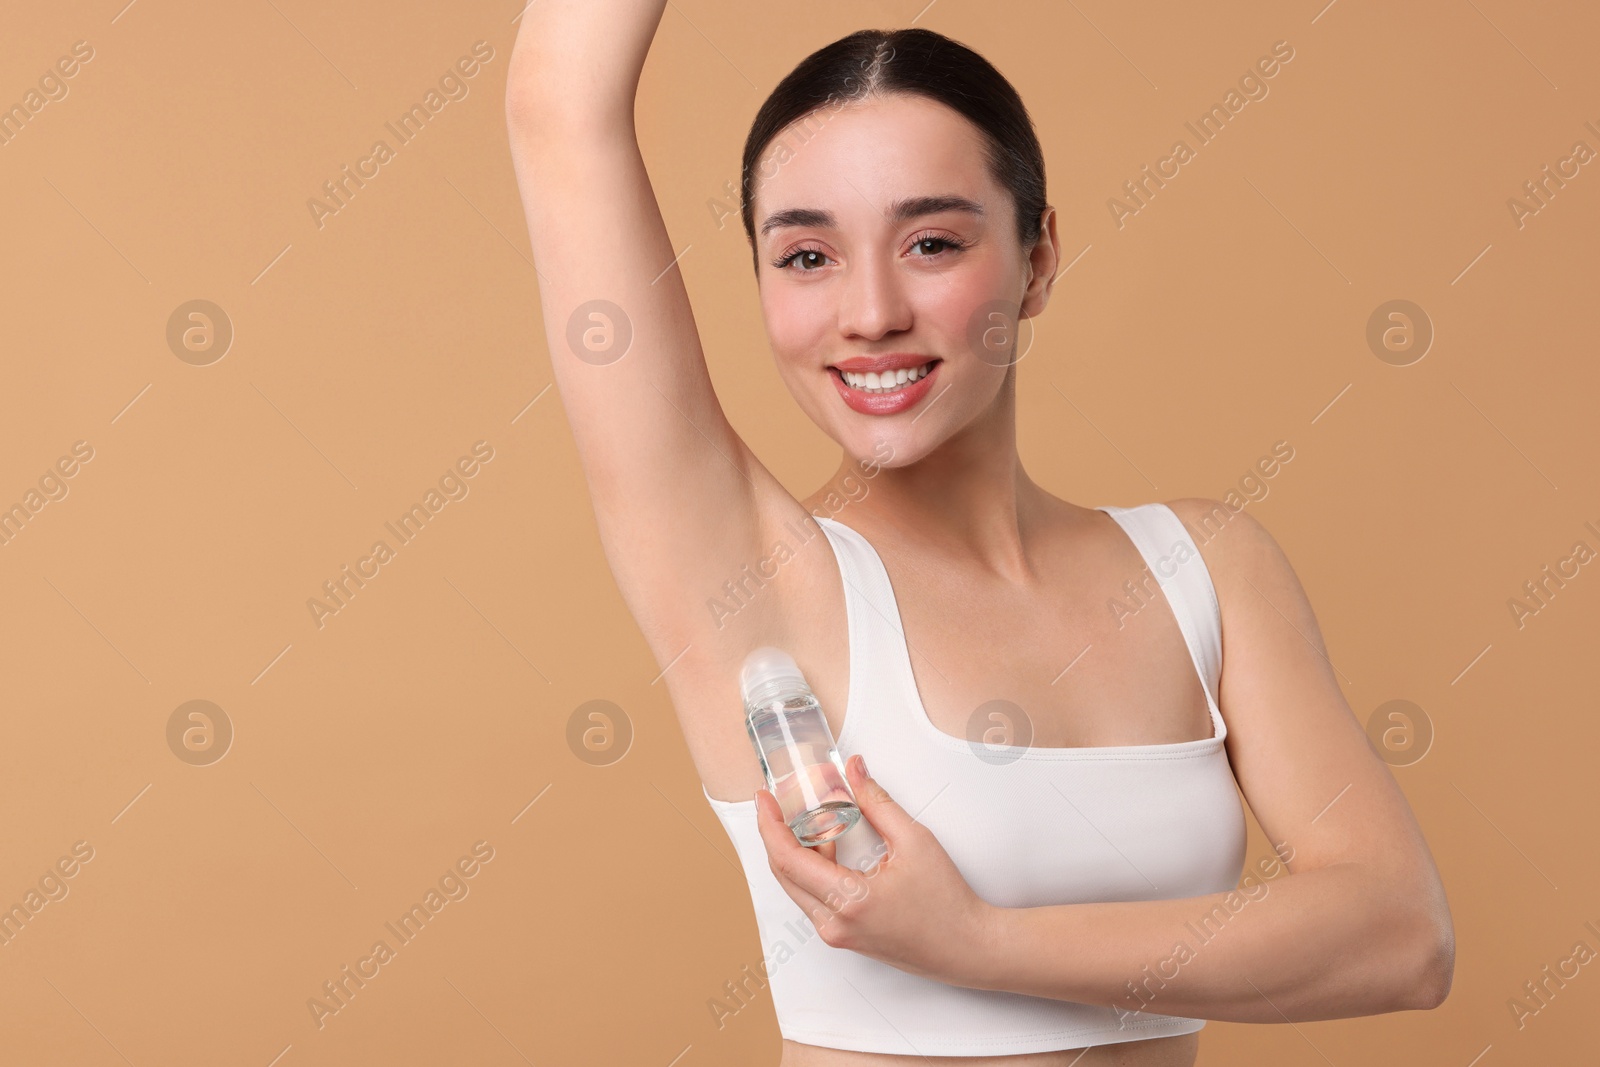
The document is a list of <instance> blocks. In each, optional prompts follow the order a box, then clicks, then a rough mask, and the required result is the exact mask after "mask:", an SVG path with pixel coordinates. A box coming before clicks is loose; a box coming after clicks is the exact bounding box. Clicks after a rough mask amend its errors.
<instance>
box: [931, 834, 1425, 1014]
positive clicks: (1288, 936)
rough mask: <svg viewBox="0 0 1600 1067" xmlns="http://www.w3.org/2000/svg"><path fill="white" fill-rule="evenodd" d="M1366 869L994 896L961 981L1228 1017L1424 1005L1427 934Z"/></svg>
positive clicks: (1398, 895) (1411, 908)
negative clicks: (1126, 897)
mask: <svg viewBox="0 0 1600 1067" xmlns="http://www.w3.org/2000/svg"><path fill="white" fill-rule="evenodd" d="M1375 881H1376V876H1375V874H1374V872H1373V871H1372V870H1371V869H1369V868H1366V867H1362V866H1358V865H1355V864H1336V865H1333V866H1329V867H1324V868H1319V869H1316V870H1311V871H1305V872H1301V873H1295V874H1286V875H1283V876H1281V877H1279V878H1275V879H1272V880H1270V881H1261V882H1257V883H1256V884H1255V885H1254V886H1253V887H1251V889H1250V893H1249V894H1248V895H1247V894H1246V893H1245V892H1244V891H1242V890H1232V891H1230V892H1227V893H1215V894H1211V895H1209V896H1204V897H1189V898H1183V899H1177V900H1152V901H1117V902H1107V903H1094V904H1068V905H1058V906H1047V907H1037V908H996V909H994V910H993V911H992V912H990V913H989V914H988V919H989V929H988V931H987V936H986V937H985V938H983V940H982V943H981V947H978V948H976V949H975V950H974V951H975V953H976V958H975V959H974V961H973V967H972V969H971V970H970V972H968V974H969V976H970V977H972V978H975V979H976V980H965V979H964V980H963V981H962V984H963V985H970V986H974V987H975V988H980V989H999V990H1008V991H1011V992H1015V993H1025V994H1029V995H1032V996H1042V997H1050V998H1053V999H1057V1000H1072V1001H1078V1002H1080V1003H1086V1004H1105V1005H1112V1006H1115V1007H1116V1008H1117V1009H1118V1010H1119V1011H1120V1012H1135V1011H1141V1010H1143V1011H1148V1012H1152V1013H1155V1014H1161V1015H1177V1016H1183V1017H1186V1018H1204V1019H1218V1020H1229V1021H1233V1022H1285V1021H1303V1020H1310V1019H1338V1018H1347V1017H1352V1016H1358V1015H1372V1014H1378V1013H1381V1012H1389V1011H1402V1010H1408V1009H1422V1008H1427V1007H1432V1006H1433V1005H1434V1004H1436V1003H1437V1001H1438V999H1440V998H1442V996H1443V992H1442V991H1440V989H1439V988H1438V986H1439V981H1440V978H1439V971H1438V969H1437V968H1436V966H1435V964H1436V957H1437V945H1438V943H1437V941H1436V940H1435V937H1434V933H1433V931H1432V930H1431V929H1430V927H1429V924H1428V923H1427V922H1425V921H1422V920H1421V919H1419V908H1418V907H1417V906H1416V904H1415V901H1414V900H1413V899H1412V898H1411V897H1410V896H1408V894H1407V893H1406V892H1405V890H1404V887H1403V886H1400V885H1392V884H1391V885H1383V884H1375ZM1446 980H1447V979H1446Z"/></svg>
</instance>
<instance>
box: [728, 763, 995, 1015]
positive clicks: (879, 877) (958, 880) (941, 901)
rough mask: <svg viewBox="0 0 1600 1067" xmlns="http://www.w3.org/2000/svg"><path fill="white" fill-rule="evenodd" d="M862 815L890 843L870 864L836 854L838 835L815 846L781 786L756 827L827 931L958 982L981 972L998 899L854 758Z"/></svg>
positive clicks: (845, 944)
mask: <svg viewBox="0 0 1600 1067" xmlns="http://www.w3.org/2000/svg"><path fill="white" fill-rule="evenodd" d="M845 768H846V773H847V774H848V775H849V777H850V788H851V790H852V791H853V792H854V793H855V798H856V804H857V806H859V807H860V808H861V814H862V817H863V818H865V819H866V820H867V822H868V823H870V824H871V826H872V828H873V829H875V830H876V831H877V832H878V834H879V836H881V837H882V838H883V839H884V843H885V845H887V846H888V851H887V853H886V854H885V855H884V856H883V857H882V858H881V859H879V861H878V864H877V866H876V867H874V868H873V869H871V870H869V871H864V872H863V871H856V870H852V869H851V868H849V867H844V866H841V865H839V864H838V863H836V862H834V852H835V846H834V843H833V842H831V841H830V842H827V843H826V844H822V845H818V846H815V847H813V848H807V847H806V846H805V845H802V844H801V843H800V842H799V840H798V839H797V838H796V837H795V835H794V831H793V830H791V829H790V828H789V826H788V825H787V824H786V823H785V822H784V821H783V813H782V809H780V808H779V806H778V801H777V799H776V798H775V797H773V795H772V793H771V792H770V791H768V790H766V789H758V790H757V791H756V796H755V803H756V826H757V828H758V829H759V830H760V832H761V840H762V841H763V842H764V843H765V844H766V846H767V860H768V863H769V865H770V866H771V868H772V873H773V874H774V875H775V876H776V877H777V879H778V884H779V885H781V886H783V889H784V892H786V893H788V894H789V897H790V899H791V900H793V901H794V902H795V903H796V904H797V905H799V906H800V909H801V910H802V911H804V912H805V913H806V914H807V915H808V916H810V917H811V923H812V925H813V926H814V927H816V930H817V933H818V934H819V935H820V936H821V937H822V940H823V941H824V942H825V943H827V944H829V945H832V946H833V947H834V948H846V949H850V950H852V951H854V952H859V953H861V954H862V955H866V956H871V957H873V958H874V959H879V960H882V961H883V962H884V963H887V964H890V965H891V966H894V967H898V968H900V969H901V970H903V971H909V972H910V973H912V974H918V975H922V976H923V977H927V978H933V979H936V980H938V981H941V982H946V983H948V984H951V985H966V984H969V983H970V982H971V980H972V979H973V978H975V977H976V974H975V971H976V969H977V964H978V959H979V955H980V951H979V950H980V948H981V946H982V945H983V943H984V934H985V931H986V930H987V929H988V928H989V925H990V922H991V920H992V916H993V913H994V911H995V908H994V907H993V906H992V905H990V904H989V903H988V902H987V901H985V900H983V898H981V897H979V896H978V895H977V894H976V893H975V892H973V890H972V887H971V886H969V885H968V884H967V881H966V879H965V878H963V877H962V876H961V872H960V871H959V870H957V869H956V865H955V863H954V862H953V861H952V860H951V859H950V855H949V853H947V852H946V851H945V850H944V846H943V845H941V844H939V841H938V839H937V838H935V837H934V836H933V832H932V831H931V830H929V829H928V828H927V827H926V826H923V825H922V824H921V823H919V822H917V821H916V820H915V819H913V818H912V817H911V816H910V815H908V814H907V813H906V811H905V809H903V808H901V807H900V805H899V804H897V803H895V801H894V800H893V799H892V798H891V797H890V796H889V794H888V792H887V791H886V790H885V789H884V788H883V787H882V786H880V785H879V784H878V783H877V782H876V781H874V780H873V779H872V778H870V777H868V776H867V773H866V762H865V760H863V759H862V758H861V757H860V756H851V757H850V759H849V760H847V761H846V763H845Z"/></svg>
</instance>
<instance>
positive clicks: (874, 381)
mask: <svg viewBox="0 0 1600 1067" xmlns="http://www.w3.org/2000/svg"><path fill="white" fill-rule="evenodd" d="M941 362H943V361H942V360H938V359H930V360H929V361H928V362H926V363H924V364H923V365H922V366H920V367H903V368H901V369H900V370H892V371H884V372H883V373H881V374H879V373H876V372H873V371H867V372H865V373H862V372H858V371H848V370H840V369H839V368H838V367H829V368H828V369H829V370H831V371H832V372H833V373H834V374H836V375H837V376H838V377H839V379H840V380H841V381H843V382H844V384H845V385H847V386H849V387H850V388H851V389H855V390H857V391H858V392H862V393H866V394H868V395H870V396H881V395H883V394H886V393H897V392H899V391H900V390H902V389H904V388H906V387H907V386H911V385H915V384H916V383H917V382H918V381H920V380H921V379H923V378H926V377H927V376H928V373H929V372H930V371H932V370H933V368H934V367H935V366H936V365H937V364H939V363H941Z"/></svg>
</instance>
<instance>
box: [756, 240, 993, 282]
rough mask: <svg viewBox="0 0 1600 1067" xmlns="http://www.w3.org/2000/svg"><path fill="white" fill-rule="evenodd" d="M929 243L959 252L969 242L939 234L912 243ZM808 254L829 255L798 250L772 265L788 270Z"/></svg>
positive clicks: (818, 250)
mask: <svg viewBox="0 0 1600 1067" xmlns="http://www.w3.org/2000/svg"><path fill="white" fill-rule="evenodd" d="M929 241H937V242H939V243H940V244H942V245H945V246H947V249H948V250H953V251H956V252H959V251H961V250H962V249H963V248H966V247H967V242H966V241H962V240H959V239H957V238H954V237H943V236H940V235H939V234H936V233H925V234H919V235H918V236H917V237H916V238H915V239H914V240H913V241H912V242H911V246H912V247H913V248H915V247H916V246H917V245H920V244H925V243H927V242H929ZM808 252H815V253H816V254H817V255H819V256H826V255H827V253H826V252H824V251H822V249H820V248H797V249H795V250H794V251H793V252H790V253H789V254H788V255H786V256H783V257H781V258H779V259H776V260H774V261H773V263H772V265H773V266H774V267H776V268H777V269H778V270H785V269H787V268H788V266H789V264H790V263H793V262H794V261H795V260H796V259H799V258H800V257H801V256H803V255H805V254H806V253H808ZM937 255H939V253H938V252H935V253H933V254H932V255H927V256H921V257H919V258H922V259H932V258H933V256H937ZM799 273H801V274H812V273H815V271H814V270H803V271H800V272H799Z"/></svg>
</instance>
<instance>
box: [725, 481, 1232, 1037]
mask: <svg viewBox="0 0 1600 1067" xmlns="http://www.w3.org/2000/svg"><path fill="white" fill-rule="evenodd" d="M1099 510H1101V511H1104V512H1106V513H1107V514H1109V515H1110V516H1111V517H1112V518H1113V519H1115V520H1116V521H1117V523H1118V524H1119V525H1121V527H1122V529H1123V530H1124V531H1126V532H1127V534H1128V536H1129V537H1130V538H1132V540H1133V543H1134V545H1135V546H1136V547H1137V548H1138V549H1139V553H1140V554H1141V555H1142V556H1143V557H1144V560H1145V563H1146V564H1147V565H1148V566H1149V568H1150V572H1151V574H1152V575H1154V577H1155V579H1156V580H1157V581H1159V582H1160V583H1161V588H1162V591H1163V593H1164V594H1165V596H1166V598H1167V601H1168V602H1169V603H1170V604H1171V606H1172V609H1173V611H1174V613H1175V615H1176V616H1177V621H1178V626H1179V628H1180V629H1181V630H1182V632H1183V638H1184V641H1185V643H1186V644H1187V645H1188V648H1189V655H1190V657H1191V659H1192V660H1193V661H1194V665H1195V669H1196V670H1197V671H1198V672H1199V674H1200V679H1201V681H1202V683H1203V684H1204V687H1205V691H1206V702H1207V704H1208V705H1209V707H1210V710H1211V720H1212V724H1213V726H1214V729H1215V733H1214V736H1212V737H1208V738H1202V739H1200V740H1194V741H1178V742H1170V743H1165V744H1151V745H1118V746H1101V747H1079V748H1059V747H1057V748H1046V747H1021V748H1019V749H1018V750H1017V753H1016V755H1017V758H1016V759H1015V760H1011V761H1010V762H1001V761H998V760H996V761H990V760H985V759H980V758H978V757H977V756H976V755H975V753H974V751H973V749H972V748H971V747H970V746H969V744H968V742H967V741H966V739H965V738H962V737H957V736H954V735H951V734H947V733H945V732H944V731H942V730H940V729H939V728H938V727H936V726H934V725H933V723H932V722H931V721H930V720H929V719H928V716H927V712H926V711H925V710H924V708H923V706H922V700H921V697H920V696H919V694H918V692H917V688H916V680H915V676H914V675H913V674H912V670H911V658H910V654H909V653H908V651H907V648H906V643H905V638H904V635H903V633H902V632H901V621H900V612H899V608H898V607H897V606H896V603H895V597H894V590H893V588H892V587H891V585H890V583H889V575H888V572H887V571H886V570H885V569H884V566H883V562H882V560H881V559H880V558H879V556H878V554H877V552H876V551H875V550H874V549H873V548H872V545H871V544H870V543H868V541H867V540H866V538H864V537H862V536H861V535H860V534H859V533H857V532H856V531H855V530H853V529H851V528H850V527H848V526H846V525H844V524H843V523H842V522H839V521H838V520H836V519H830V518H826V517H823V516H818V517H817V519H818V523H819V524H820V526H821V528H822V530H823V532H824V533H825V534H826V535H827V537H828V541H829V543H830V544H831V545H832V546H833V550H834V554H835V556H836V557H837V559H838V562H839V570H840V572H841V576H842V578H843V580H844V599H845V608H846V619H847V625H848V628H849V647H850V664H849V695H848V699H847V704H846V708H845V717H844V725H843V727H842V728H841V733H840V736H839V737H838V738H837V739H836V741H837V745H838V750H839V754H840V757H841V758H848V757H849V756H850V755H852V754H854V753H858V752H859V753H861V754H862V755H863V756H864V757H865V758H866V761H867V766H869V767H870V768H871V769H872V775H873V777H874V778H876V779H877V780H878V781H879V782H880V783H882V785H883V787H884V788H885V789H887V790H888V791H889V795H890V796H892V797H894V799H895V800H896V801H897V802H898V803H899V804H900V806H901V807H903V808H904V809H905V810H906V811H907V812H909V813H910V814H911V815H912V816H913V817H915V818H916V819H917V821H918V822H920V823H922V824H923V825H924V826H926V827H927V828H928V829H929V830H931V831H932V832H933V835H934V836H935V837H936V838H937V839H938V840H939V843H940V844H941V845H943V846H944V848H945V850H946V851H947V852H948V853H949V854H950V858H951V859H952V860H953V861H954V862H955V865H956V867H957V869H959V870H960V871H961V874H962V876H963V877H965V878H966V880H967V883H968V884H969V885H971V887H972V889H973V890H974V892H976V893H977V894H978V896H980V897H982V898H983V899H984V900H986V901H988V902H989V903H990V904H993V905H996V906H999V907H1008V908H1026V907H1036V906H1040V905H1047V904H1073V903H1086V902H1094V901H1116V900H1159V899H1171V898H1178V897H1189V896H1201V895H1205V894H1210V893H1220V892H1226V891H1228V890H1230V889H1233V888H1235V887H1236V886H1237V885H1238V881H1239V876H1240V874H1241V873H1242V872H1243V870H1244V854H1245V840H1246V836H1245V822H1244V812H1243V808H1242V806H1241V804H1240V800H1239V795H1238V792H1237V786H1236V784H1235V781H1234V777H1233V770H1232V768H1231V766H1230V765H1229V763H1228V754H1227V750H1226V749H1225V748H1224V747H1223V739H1224V738H1225V737H1226V736H1227V726H1226V724H1225V723H1223V721H1222V713H1221V711H1220V709H1219V708H1218V707H1217V684H1218V677H1219V673H1220V669H1221V656H1222V622H1221V613H1220V611H1219V609H1218V606H1217V598H1216V593H1215V591H1214V589H1213V587H1212V584H1211V576H1210V572H1209V571H1208V570H1207V569H1206V565H1205V561H1204V560H1203V559H1202V558H1201V556H1200V553H1199V550H1198V549H1197V548H1196V547H1195V545H1194V542H1193V540H1191V538H1190V537H1189V534H1188V531H1187V530H1186V529H1185V528H1184V526H1183V523H1182V522H1181V521H1180V520H1179V519H1178V517H1177V515H1175V514H1174V513H1173V512H1172V510H1171V509H1170V508H1168V507H1167V506H1166V505H1165V504H1161V503H1150V504H1143V505H1140V506H1137V507H1130V508H1121V507H1114V506H1107V507H1102V508H1100V509H1099ZM1009 755H1010V753H1007V756H1009ZM701 792H702V793H704V795H705V797H706V800H707V801H708V802H709V803H710V804H711V807H712V810H714V811H715V812H716V814H717V817H718V818H719V819H720V820H721V822H722V825H723V828H724V829H725V830H726V831H727V832H728V836H729V838H730V839H731V840H732V841H733V846H734V849H735V850H736V851H737V852H738V854H739V860H740V863H741V864H742V865H743V867H744V873H745V878H746V880H747V881H748V882H749V886H750V896H751V899H752V901H753V903H754V905H755V917H756V927H757V931H758V934H759V937H760V940H761V948H762V956H763V964H762V967H761V972H762V973H763V974H764V975H765V977H766V978H767V980H768V981H769V982H770V985H771V988H772V1001H773V1008H774V1010H775V1012H776V1014H777V1020H778V1029H779V1030H780V1031H781V1033H782V1035H783V1037H785V1038H787V1039H788V1040H791V1041H799V1042H803V1043H805V1044H810V1045H822V1046H825V1047H828V1048H839V1049H852V1050H855V1051H860V1052H882V1053H896V1054H901V1055H923V1056H979V1055H1006V1054H1014V1053H1024V1052H1044V1051H1049V1050H1053V1049H1067V1048H1077V1047H1079V1046H1086V1045H1101V1044H1111V1043H1116V1042H1122V1041H1135V1040H1143V1039H1146V1038H1155V1037H1168V1036H1172V1035H1175V1034H1188V1033H1193V1032H1194V1031H1196V1030H1199V1029H1201V1028H1202V1027H1204V1026H1205V1021H1204V1020H1203V1019H1190V1018H1183V1017H1179V1016H1169V1015H1157V1014H1154V1013H1151V1012H1137V1013H1135V1012H1132V1011H1131V1010H1130V1009H1131V1008H1132V1007H1137V1003H1138V1002H1137V1001H1136V1000H1130V999H1127V998H1124V999H1122V1000H1119V1001H1117V1003H1118V1004H1119V1006H1120V1007H1121V1011H1118V1010H1117V1009H1115V1008H1113V1007H1111V1006H1110V1002H1109V1001H1108V1003H1106V1004H1079V1003H1075V1002H1072V1001H1065V1000H1054V999H1051V998H1047V997H1035V996H1028V995H1024V994H1020V993H1011V992H1006V991H1002V990H991V989H971V988H967V987H964V986H953V985H947V984H945V983H943V982H938V981H934V980H932V979H929V978H924V977H922V976H920V975H913V974H910V973H908V972H906V971H902V970H900V969H898V968H896V967H892V966H890V965H889V964H886V963H883V962H881V961H880V960H876V959H873V958H872V957H870V956H865V955H862V954H860V953H857V952H854V951H851V950H849V949H841V948H834V947H833V946H831V945H828V944H827V943H826V942H824V941H823V940H822V938H821V937H820V936H818V935H817V932H816V928H815V926H814V925H813V924H812V922H811V920H810V918H809V917H807V915H806V914H805V912H804V911H803V910H801V908H800V907H799V906H798V905H796V904H795V903H794V902H793V901H792V900H790V899H789V895H788V894H787V893H785V892H784V891H783V887H782V886H780V885H779V884H778V880H777V879H776V878H775V877H774V876H773V874H772V870H771V868H770V867H769V866H768V862H767V852H766V847H765V845H764V844H763V843H762V841H761V836H760V834H759V833H758V832H757V830H756V817H755V804H754V802H753V801H750V800H740V801H727V800H718V799H716V798H715V797H712V796H711V795H710V793H708V792H706V791H705V786H704V785H703V784H702V786H701ZM855 832H856V829H855V828H852V829H851V830H850V831H849V832H848V833H847V835H845V836H849V835H850V834H854V833H855ZM843 840H844V838H843V837H841V838H839V841H840V842H841V845H840V855H841V857H842V856H843V855H844V853H845V846H844V845H843V844H842V842H843ZM841 862H842V860H841ZM1061 951H1062V952H1063V953H1068V952H1071V951H1072V946H1071V945H1062V946H1061ZM758 977H759V976H758ZM1132 977H1135V976H1133V975H1130V978H1132ZM1109 994H1110V991H1108V995H1109Z"/></svg>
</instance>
